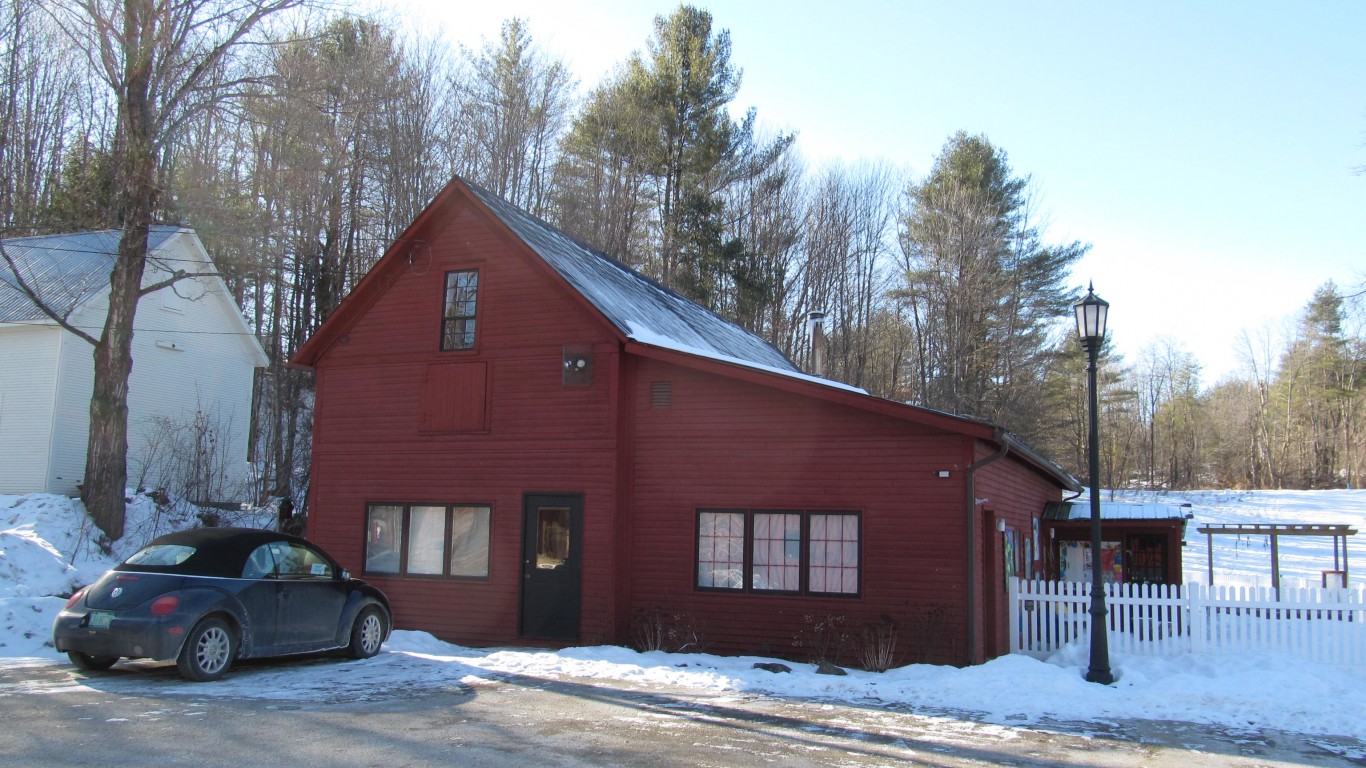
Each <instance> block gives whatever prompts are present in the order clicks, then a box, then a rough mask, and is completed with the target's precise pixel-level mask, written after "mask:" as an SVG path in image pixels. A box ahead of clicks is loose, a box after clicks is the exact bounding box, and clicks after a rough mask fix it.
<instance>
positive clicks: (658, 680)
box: [0, 491, 1366, 759]
mask: <svg viewBox="0 0 1366 768" xmlns="http://www.w3.org/2000/svg"><path fill="white" fill-rule="evenodd" d="M1106 498H1107V499H1108V498H1109V496H1108V495H1107V497H1106ZM1116 498H1121V499H1123V498H1132V499H1135V500H1146V501H1163V502H1169V503H1173V502H1179V501H1190V502H1191V503H1192V504H1193V511H1194V513H1195V520H1193V521H1191V523H1192V524H1191V526H1190V528H1189V530H1188V533H1187V536H1186V539H1187V541H1188V542H1189V545H1188V546H1187V547H1186V548H1185V563H1186V573H1187V576H1188V578H1189V577H1192V576H1197V575H1199V576H1201V577H1203V574H1204V571H1205V563H1206V562H1207V558H1208V555H1209V553H1208V552H1207V551H1206V545H1205V541H1204V536H1201V535H1199V534H1196V533H1195V528H1196V527H1197V526H1198V525H1199V524H1202V523H1207V522H1209V523H1251V522H1262V523H1268V522H1281V523H1347V524H1351V525H1353V526H1354V527H1356V528H1357V529H1358V530H1361V529H1362V528H1363V524H1364V523H1366V491H1323V492H1288V491H1286V492H1242V493H1238V492H1223V491H1219V492H1194V493H1182V494H1175V493H1173V494H1162V495H1157V496H1154V495H1152V494H1141V495H1140V494H1125V495H1120V496H1117V497H1116ZM191 519H192V516H191V515H190V514H188V513H185V514H181V515H174V514H172V515H167V514H165V513H162V512H159V511H158V510H157V508H156V506H155V505H154V504H152V503H151V502H150V501H149V500H147V499H145V498H141V497H140V498H138V499H136V500H135V501H134V503H133V504H132V505H130V507H129V525H128V527H129V530H130V531H131V532H132V533H130V535H129V536H127V537H125V539H130V538H131V539H134V541H129V542H127V543H123V542H120V544H119V546H116V547H115V548H114V551H113V552H110V553H103V552H100V551H99V548H98V547H97V546H95V544H94V537H93V536H92V535H91V531H92V527H91V525H90V523H89V520H88V518H87V517H86V515H85V513H84V510H83V508H82V507H81V506H80V504H79V502H75V501H72V500H70V499H66V498H63V497H59V496H47V495H29V496H0V670H3V669H7V668H11V669H12V668H16V667H25V666H32V665H59V664H65V663H66V659H65V657H64V656H61V655H59V654H57V653H56V652H55V651H54V650H53V649H52V647H51V645H50V637H49V636H50V627H51V624H52V620H53V617H55V616H56V614H57V612H58V611H59V610H60V609H61V607H62V604H63V603H64V600H63V599H62V598H61V597H58V596H57V595H62V594H69V593H70V592H71V591H72V590H73V589H74V588H75V587H77V586H78V585H82V584H85V583H88V582H89V581H91V580H93V579H94V578H95V577H96V576H98V575H99V574H100V573H102V572H103V571H104V570H106V569H107V568H109V567H111V566H112V565H113V564H114V563H116V562H117V561H119V560H120V559H121V558H122V557H123V556H126V555H127V554H129V550H130V549H133V548H135V547H136V546H137V545H138V544H140V543H141V542H142V541H145V540H146V539H147V538H151V536H152V535H155V534H156V533H159V532H164V531H165V530H168V529H170V528H173V527H180V526H184V525H186V524H187V521H189V520H191ZM268 521H269V518H266V519H264V520H260V521H259V522H261V523H263V524H264V523H266V522H268ZM1357 538H1358V537H1353V540H1352V541H1351V543H1350V544H1349V547H1350V548H1351V549H1350V553H1351V558H1352V561H1353V562H1355V563H1357V564H1359V565H1360V567H1361V568H1362V569H1366V550H1363V549H1362V548H1361V545H1360V543H1359V542H1358V541H1356V539H1357ZM1282 541H1283V544H1282V563H1281V567H1282V571H1283V574H1284V575H1285V576H1286V577H1287V578H1304V579H1312V580H1315V581H1316V580H1317V579H1318V578H1319V572H1320V571H1321V570H1323V569H1325V568H1329V567H1331V563H1332V547H1331V543H1328V542H1310V541H1297V540H1294V539H1292V538H1290V537H1287V538H1286V539H1283V540H1282ZM1325 545H1326V546H1325ZM1215 547H1216V551H1215V565H1216V571H1215V578H1216V583H1226V582H1225V581H1224V579H1225V577H1228V578H1230V579H1234V578H1236V579H1242V580H1244V581H1246V582H1248V583H1255V582H1257V580H1260V583H1261V584H1262V585H1263V586H1269V584H1270V577H1269V575H1268V574H1269V573H1270V555H1269V551H1268V550H1267V548H1266V547H1265V546H1264V543H1263V542H1261V541H1252V540H1244V541H1235V540H1233V537H1224V540H1222V541H1221V540H1220V538H1218V537H1216V539H1215ZM1359 572H1360V573H1366V570H1362V571H1359ZM1193 580H1203V578H1201V579H1193ZM1359 581H1360V578H1359V577H1356V578H1354V583H1359ZM756 661H771V660H770V659H758V658H752V657H748V658H744V657H742V658H734V657H720V656H710V655H705V654H686V655H670V654H664V653H645V654H642V653H637V652H635V651H632V650H629V649H625V648H618V647H581V648H569V649H565V650H562V651H559V652H550V651H525V650H509V649H472V648H465V647H461V646H457V645H451V644H449V643H444V642H441V641H439V640H437V639H435V638H433V637H432V636H431V635H428V634H426V633H422V632H405V631H399V632H395V633H394V635H393V637H392V638H391V639H390V641H389V643H387V644H386V645H385V647H384V652H382V653H381V654H380V655H379V656H377V657H375V658H373V659H369V660H366V661H363V662H350V663H336V664H331V663H321V664H300V665H298V666H291V665H289V664H283V665H278V666H270V667H268V668H264V669H255V670H249V671H248V670H243V671H242V673H241V674H237V675H234V674H231V673H230V674H229V675H228V677H226V678H225V679H223V680H221V681H219V682H216V683H207V684H188V683H187V684H177V685H171V686H166V687H164V688H162V689H161V691H162V692H164V693H165V694H166V695H185V696H196V697H204V696H225V697H246V698H260V699H268V700H282V699H285V700H289V699H294V700H317V699H319V698H325V699H334V698H349V699H364V698H367V697H371V696H376V695H384V694H386V693H388V692H395V691H400V690H414V689H424V688H441V687H445V686H449V685H451V684H453V683H458V682H464V683H470V682H475V681H477V680H479V679H486V678H492V677H496V676H498V675H500V674H518V675H528V676H534V677H543V678H561V677H572V678H587V679H598V680H602V681H605V682H609V683H610V682H612V681H620V682H625V683H629V684H633V685H638V686H646V687H649V686H660V687H663V686H669V687H677V686H682V687H686V688H690V689H694V690H696V691H698V692H699V693H710V694H718V695H725V694H728V693H731V694H734V693H759V694H768V695H773V696H781V697H796V698H803V699H822V700H835V701H850V702H859V703H868V702H887V703H895V704H899V705H903V706H907V707H912V708H924V709H948V710H956V711H960V712H966V713H969V715H970V716H971V717H972V718H973V719H976V720H979V721H980V722H985V723H997V724H1002V725H1011V726H1021V725H1029V724H1033V723H1046V722H1047V721H1050V720H1063V721H1084V722H1095V721H1110V720H1118V719H1126V718H1136V719H1153V720H1175V721H1185V722H1195V723H1206V724H1212V725H1218V726H1223V727H1226V728H1229V729H1230V730H1234V731H1248V732H1252V731H1257V730H1260V729H1263V728H1274V729H1282V730H1286V731H1292V732H1297V733H1302V734H1306V735H1308V736H1310V737H1311V738H1314V743H1316V744H1320V745H1321V746H1323V747H1324V748H1325V749H1330V750H1332V751H1334V752H1336V753H1338V754H1340V755H1342V756H1344V757H1347V758H1349V759H1366V749H1363V748H1362V747H1361V745H1360V743H1356V744H1352V743H1348V742H1345V741H1343V740H1341V739H1333V738H1331V737H1347V738H1348V739H1353V740H1358V742H1359V741H1366V718H1363V717H1362V713H1363V712H1366V669H1362V668H1355V667H1334V666H1328V665H1315V664H1307V663H1303V662H1299V661H1296V660H1294V659H1289V658H1281V657H1276V656H1258V657H1243V658H1238V659H1236V660H1229V659H1221V658H1217V657H1212V656H1197V655H1184V656H1177V657H1169V658H1154V657H1141V656H1128V655H1123V654H1113V655H1112V659H1111V662H1112V666H1113V667H1114V670H1115V672H1116V674H1117V675H1118V677H1119V680H1118V682H1116V683H1115V685H1113V686H1109V687H1107V686H1100V685H1095V684H1091V683H1087V682H1085V681H1084V680H1083V679H1082V674H1083V672H1084V671H1085V668H1086V664H1087V649H1086V648H1085V647H1076V646H1073V647H1069V648H1066V649H1064V650H1063V651H1061V652H1059V653H1058V654H1056V655H1055V656H1054V657H1053V658H1051V659H1048V660H1047V661H1037V660H1034V659H1031V658H1028V657H1024V656H1008V657H1004V658H1000V659H996V660H994V661H991V662H989V663H987V664H983V665H980V666H977V667H971V668H967V669H957V668H954V667H943V666H932V665H923V664H917V665H910V666H905V667H901V668H898V669H893V670H891V671H889V672H886V673H882V674H875V673H869V672H862V671H858V670H850V672H849V674H848V676H846V677H832V676H826V675H817V674H815V669H814V667H812V666H811V665H806V664H793V663H788V665H789V666H790V667H791V668H792V670H793V671H792V672H791V673H790V674H773V673H770V672H765V671H761V670H757V669H755V668H754V663H755V662H756ZM70 685H71V686H72V687H79V686H81V685H82V683H81V679H80V677H79V676H76V677H73V678H72V680H71V682H70Z"/></svg>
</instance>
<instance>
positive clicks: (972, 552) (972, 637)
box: [967, 427, 1010, 665]
mask: <svg viewBox="0 0 1366 768" xmlns="http://www.w3.org/2000/svg"><path fill="white" fill-rule="evenodd" d="M993 438H994V439H995V440H996V442H997V444H999V445H1000V446H1001V447H1000V449H998V450H997V451H996V452H995V453H993V454H991V455H990V456H988V457H986V458H984V459H982V460H981V461H976V462H973V463H972V464H969V465H968V471H967V475H968V482H967V486H968V489H967V491H968V492H967V497H968V498H967V506H968V509H967V524H968V664H969V665H971V664H976V663H977V660H978V656H977V637H978V635H980V634H981V630H982V628H981V619H980V617H978V615H977V470H979V469H981V468H982V467H985V466H986V465H988V464H991V463H993V462H996V461H1000V460H1001V459H1004V458H1005V457H1006V454H1008V453H1010V443H1008V442H1007V441H1006V437H1005V431H1004V430H1002V429H1001V428H1000V427H997V428H996V431H995V434H994V435H993Z"/></svg>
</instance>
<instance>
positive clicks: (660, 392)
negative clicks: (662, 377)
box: [650, 381, 674, 408]
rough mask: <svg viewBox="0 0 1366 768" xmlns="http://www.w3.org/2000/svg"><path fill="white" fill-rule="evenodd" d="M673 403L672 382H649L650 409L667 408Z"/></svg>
mask: <svg viewBox="0 0 1366 768" xmlns="http://www.w3.org/2000/svg"><path fill="white" fill-rule="evenodd" d="M673 402H674V385H673V382H672V381H652V382H650V407H651V408H668V407H670V406H671V405H673Z"/></svg>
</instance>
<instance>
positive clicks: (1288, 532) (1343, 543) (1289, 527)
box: [1195, 523, 1357, 595]
mask: <svg viewBox="0 0 1366 768" xmlns="http://www.w3.org/2000/svg"><path fill="white" fill-rule="evenodd" d="M1195 530H1197V531H1199V532H1200V533H1203V534H1205V537H1206V540H1207V541H1208V542H1209V583H1210V585H1211V586H1213V585H1214V537H1215V535H1216V534H1237V535H1243V534H1249V535H1256V536H1270V537H1271V586H1272V587H1273V588H1275V590H1276V594H1278V595H1279V594H1280V591H1281V553H1280V548H1279V546H1278V543H1277V540H1278V539H1279V538H1280V537H1281V536H1332V537H1333V570H1334V571H1336V572H1340V573H1341V574H1342V584H1343V586H1346V585H1347V574H1348V565H1347V537H1348V536H1354V535H1356V532H1357V531H1356V529H1355V528H1353V527H1352V526H1351V525H1346V524H1336V525H1320V524H1307V523H1246V524H1245V523H1211V524H1209V525H1205V526H1201V527H1200V528H1196V529H1195ZM1339 552H1340V554H1339Z"/></svg>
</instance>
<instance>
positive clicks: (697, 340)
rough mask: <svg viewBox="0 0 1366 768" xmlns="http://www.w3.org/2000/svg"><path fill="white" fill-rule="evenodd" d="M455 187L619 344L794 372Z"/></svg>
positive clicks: (714, 323)
mask: <svg viewBox="0 0 1366 768" xmlns="http://www.w3.org/2000/svg"><path fill="white" fill-rule="evenodd" d="M461 181H463V182H464V184H465V185H466V186H467V187H468V188H469V190H470V191H471V192H473V193H474V195H475V196H476V197H478V198H479V200H480V201H481V202H483V203H484V205H486V206H488V208H489V210H490V211H492V212H493V214H494V215H495V216H497V217H498V218H499V219H500V220H501V221H502V222H503V223H504V224H506V225H507V227H508V228H509V229H511V230H512V231H513V232H514V233H515V234H516V235H517V236H518V237H519V238H521V239H522V241H523V242H525V243H526V244H527V246H528V247H530V248H531V249H532V250H533V251H535V252H536V254H537V255H539V256H540V257H541V258H542V259H544V260H545V261H546V263H547V264H549V265H550V266H551V267H553V268H554V269H555V271H556V272H559V273H560V275H561V276H562V277H563V278H564V279H565V280H567V281H568V282H569V284H570V285H571V286H573V288H574V290H576V291H578V292H579V293H580V294H582V295H583V297H584V298H585V299H587V300H588V301H589V302H590V303H591V304H592V305H593V306H594V307H597V309H598V310H599V311H600V312H602V314H603V315H604V316H605V317H606V318H607V320H608V321H609V322H611V323H612V324H613V325H614V326H616V327H617V329H618V330H620V331H621V332H622V334H623V335H625V336H626V337H628V338H630V339H633V340H635V341H638V342H641V343H643V344H653V345H655V346H664V347H668V348H671V349H676V350H679V351H685V352H691V353H694V354H699V355H703V356H708V357H720V358H730V359H732V360H736V361H741V362H745V363H751V364H754V365H759V366H763V367H766V368H770V369H774V370H775V371H777V372H781V373H787V374H794V373H798V374H799V373H801V370H800V369H799V368H797V366H796V365H794V364H793V363H792V361H791V360H788V359H787V356H786V355H784V354H783V353H782V352H780V351H779V350H778V348H777V347H774V346H773V345H772V344H770V343H768V342H767V341H765V340H764V339H762V338H760V337H759V336H756V335H755V334H753V333H750V332H749V331H746V330H745V329H743V328H741V327H740V326H738V325H734V324H732V323H730V322H728V321H726V320H724V319H722V318H721V317H720V316H718V315H716V314H715V313H713V312H711V311H710V310H708V309H706V308H705V307H702V306H700V305H698V304H695V303H693V302H692V301H690V300H688V299H685V298H684V297H682V296H680V295H679V294H677V293H674V292H673V291H671V290H669V289H668V288H665V287H664V286H662V285H660V284H659V283H656V282H654V281H653V280H651V279H649V278H647V277H645V276H644V275H641V274H640V273H638V272H636V271H635V270H633V269H631V268H630V267H627V266H626V265H625V264H622V263H621V262H619V261H617V260H616V259H613V258H612V257H611V256H608V255H607V254H605V253H602V252H601V251H598V250H595V249H593V248H591V247H589V246H587V245H584V244H583V243H580V242H579V241H577V240H575V239H574V238H572V237H570V236H569V235H567V234H565V233H564V232H561V231H560V230H558V229H556V228H554V227H552V226H550V225H549V224H547V223H545V222H544V221H541V220H540V219H538V218H536V217H534V216H532V215H531V214H529V213H526V212H525V211H523V210H521V209H519V208H517V207H516V206H513V205H512V204H510V203H508V202H506V201H504V200H503V199H502V198H501V197H499V196H498V195H495V194H494V193H492V192H490V191H488V190H486V189H484V188H482V187H480V186H479V185H477V184H474V183H472V182H470V181H467V180H464V179H462V180H461Z"/></svg>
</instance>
